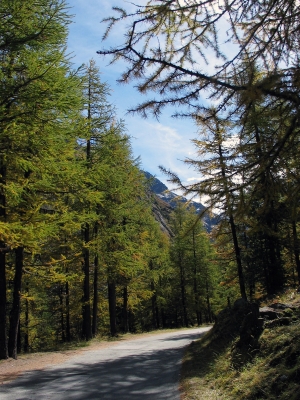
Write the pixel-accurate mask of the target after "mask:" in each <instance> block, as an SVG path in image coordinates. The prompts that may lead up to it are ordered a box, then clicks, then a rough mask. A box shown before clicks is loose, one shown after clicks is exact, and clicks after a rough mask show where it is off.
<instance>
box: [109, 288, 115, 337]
mask: <svg viewBox="0 0 300 400" xmlns="http://www.w3.org/2000/svg"><path fill="white" fill-rule="evenodd" d="M108 305H109V322H110V334H111V336H116V335H117V324H116V283H115V282H114V281H110V282H108Z"/></svg>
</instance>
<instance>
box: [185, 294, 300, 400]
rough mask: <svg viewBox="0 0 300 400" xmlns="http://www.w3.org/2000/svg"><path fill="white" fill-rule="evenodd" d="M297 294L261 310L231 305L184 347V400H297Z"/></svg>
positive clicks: (299, 323) (299, 345) (299, 369)
mask: <svg viewBox="0 0 300 400" xmlns="http://www.w3.org/2000/svg"><path fill="white" fill-rule="evenodd" d="M299 319H300V294H299V293H297V292H296V291H295V290H290V291H288V292H287V293H285V295H284V296H282V297H281V298H276V299H275V300H273V301H271V302H270V303H268V304H267V306H264V307H260V308H259V307H258V305H256V304H253V303H252V304H250V303H247V302H244V301H243V300H242V299H240V300H237V301H236V302H235V304H234V305H233V307H232V308H226V309H225V310H223V311H221V313H220V314H219V315H218V317H217V321H216V323H215V325H214V327H213V328H212V330H211V331H210V332H209V333H208V334H207V335H206V336H205V338H204V339H202V340H200V341H197V342H193V343H192V344H191V346H190V347H189V349H188V351H187V353H186V356H185V359H184V363H183V370H182V375H181V380H182V388H183V391H184V396H183V399H184V400H192V399H193V400H196V399H197V400H200V399H201V400H209V399H218V400H219V399H220V400H222V399H224V400H258V399H268V400H273V399H274V400H275V399H282V400H284V399H289V400H297V399H299V393H300V321H299Z"/></svg>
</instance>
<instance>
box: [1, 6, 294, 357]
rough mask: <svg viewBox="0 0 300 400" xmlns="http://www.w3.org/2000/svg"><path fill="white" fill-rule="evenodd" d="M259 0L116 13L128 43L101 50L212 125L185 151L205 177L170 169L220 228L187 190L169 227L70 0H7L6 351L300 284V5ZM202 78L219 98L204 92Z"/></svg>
mask: <svg viewBox="0 0 300 400" xmlns="http://www.w3.org/2000/svg"><path fill="white" fill-rule="evenodd" d="M248 3H249V7H248V6H247V5H245V2H235V1H233V2H232V4H231V3H230V4H229V3H228V2H227V1H225V2H224V5H223V6H222V5H218V6H217V4H219V3H218V2H217V1H209V2H201V1H200V2H199V1H195V0H190V1H187V0H186V1H179V0H178V1H176V0H170V1H150V2H149V3H148V6H147V7H139V8H138V9H137V12H136V14H134V15H132V14H131V15H129V14H128V15H127V14H126V11H125V10H121V9H120V8H115V11H116V12H117V13H121V14H120V17H112V18H111V19H107V20H106V22H107V23H108V29H107V32H106V35H109V34H110V31H111V29H113V28H114V25H115V24H118V22H119V21H122V20H123V19H126V18H131V19H132V18H133V19H134V20H133V22H132V25H129V28H128V29H129V31H128V33H127V35H126V38H127V43H125V45H124V46H123V47H116V48H115V49H110V50H103V51H100V53H102V54H106V55H107V56H109V55H113V57H114V59H113V62H117V60H118V59H120V58H123V59H124V60H125V61H126V62H128V63H129V68H128V70H127V71H125V72H124V75H123V76H122V79H123V81H124V82H127V81H130V80H131V79H137V80H139V79H140V80H141V81H140V84H139V90H140V92H142V93H143V92H147V91H149V90H152V91H154V92H157V93H159V94H160V95H161V98H160V99H158V100H150V101H146V102H145V103H143V104H140V105H138V106H137V108H136V110H134V111H135V112H140V113H142V114H143V115H146V114H147V113H148V112H152V113H154V114H156V115H159V113H160V112H161V110H162V108H163V107H164V106H165V105H166V104H174V105H180V107H182V110H184V111H182V115H177V116H178V117H190V118H193V119H194V121H195V124H196V125H197V127H198V132H199V137H197V138H196V139H195V140H194V145H195V149H196V154H197V159H188V158H187V159H186V163H188V164H190V165H191V166H192V167H193V168H194V169H195V170H196V171H198V173H199V175H200V176H202V177H203V179H202V180H201V181H200V182H199V183H197V184H194V185H190V186H188V187H186V186H183V185H182V184H181V182H180V177H178V176H176V175H175V174H174V173H173V172H172V171H167V170H165V172H166V174H167V175H168V176H169V179H170V180H171V181H172V182H173V183H174V184H175V185H177V187H179V188H180V189H181V190H182V191H183V193H184V195H194V194H202V195H205V196H206V197H207V198H208V199H209V200H208V203H207V207H206V209H205V210H204V211H203V213H204V212H206V213H217V214H218V216H219V221H220V222H219V224H217V225H216V226H215V227H214V229H213V231H212V232H211V233H210V234H208V233H207V232H206V230H205V227H204V226H203V223H202V220H201V217H202V214H200V215H198V214H197V213H196V211H195V209H194V208H193V207H191V206H188V204H186V203H183V202H181V201H180V198H179V199H178V202H177V205H176V207H175V208H174V209H173V210H172V212H170V214H169V216H168V217H167V218H168V225H169V228H170V232H171V233H172V234H170V235H168V234H166V232H163V231H162V230H161V228H160V225H159V222H158V221H157V220H156V219H155V216H154V214H153V212H152V209H153V202H154V201H155V199H154V195H153V194H152V193H151V190H150V186H151V182H149V181H148V180H147V179H146V178H145V175H144V173H143V172H142V171H141V170H140V164H139V162H140V161H139V159H135V158H134V156H133V153H132V149H131V145H130V132H129V134H128V133H127V130H126V125H125V123H124V121H122V120H119V119H118V116H117V112H116V111H115V108H114V105H113V104H111V103H110V102H109V93H110V88H109V87H108V86H107V84H105V83H103V82H102V81H101V79H100V71H99V68H98V67H97V65H96V63H95V61H94V60H93V59H91V60H87V62H86V64H85V65H83V66H82V67H81V68H79V69H74V67H73V65H72V62H71V61H70V59H69V58H68V56H67V54H66V41H67V37H68V25H69V24H70V23H71V20H72V18H71V16H70V14H69V11H68V7H67V4H66V2H65V1H64V0H39V1H35V0H28V1H26V2H23V1H21V0H15V1H10V0H2V1H1V4H0V15H1V18H0V58H1V65H0V85H1V97H0V359H6V358H7V357H13V358H17V354H19V353H22V352H31V351H38V350H40V349H46V348H54V347H55V345H56V344H58V343H64V342H71V341H77V340H86V341H89V340H90V339H92V338H93V337H95V336H100V337H101V336H102V335H110V336H112V337H114V336H116V335H118V333H120V332H133V333H134V332H141V331H149V330H152V329H159V328H175V327H188V326H192V325H201V324H202V323H208V322H213V320H214V316H215V314H216V313H217V312H218V311H220V310H221V309H222V308H223V307H224V306H226V305H227V304H230V302H233V301H234V300H235V299H237V298H238V297H242V298H244V299H248V300H251V301H254V300H259V299H261V298H263V297H264V296H267V295H274V294H276V293H278V292H280V291H281V290H282V289H283V288H284V287H286V286H297V285H299V283H300V255H299V251H300V249H299V239H298V228H299V221H298V210H299V204H298V203H299V201H298V198H299V195H298V193H299V187H298V183H299V175H298V173H299V163H298V161H297V154H298V146H299V137H298V133H299V126H300V124H299V118H300V113H299V104H300V99H299V85H300V79H299V77H300V74H299V57H298V55H297V54H298V53H299V52H298V50H299V37H298V36H297V34H296V32H297V29H296V28H297V26H299V12H297V7H296V3H297V2H296V1H287V0H285V1H283V0H282V1H267V2H256V3H255V2H254V1H250V2H248ZM250 6H251V7H250ZM279 11H280V12H279ZM274 12H276V13H279V14H278V15H281V16H282V18H281V19H279V20H277V19H276V20H274V19H273V18H272V15H273V14H274ZM276 15H277V14H276ZM223 17H224V18H225V17H228V20H229V21H230V23H231V24H232V25H230V24H229V26H228V32H231V33H230V35H231V36H230V35H229V39H228V41H230V40H232V41H235V43H237V48H238V49H239V50H237V55H235V56H234V57H233V58H232V59H231V60H226V56H225V55H223V54H221V51H220V49H219V46H218V25H217V24H218V21H220V20H221V18H223ZM147 24H148V25H147ZM297 24H298V25H297ZM140 25H142V28H141V30H139V26H140ZM237 26H238V28H237ZM158 36H159V37H160V38H161V41H162V42H161V44H159V45H158V47H153V46H154V45H153V43H152V42H151V40H153V38H155V37H158ZM156 46H157V45H156ZM176 46H177V47H178V48H176ZM205 49H208V50H211V51H212V50H213V51H215V52H216V54H217V56H218V57H219V58H220V59H222V60H223V64H222V65H221V66H220V67H219V69H218V70H217V71H216V72H215V74H214V75H212V76H211V75H208V74H207V73H206V72H205V71H201V70H198V69H197V68H196V67H195V64H196V61H195V60H194V59H193V57H196V58H197V57H198V58H199V57H200V58H201V57H202V58H204V59H205ZM92 56H93V55H92ZM203 91H206V93H208V94H209V97H210V99H212V100H213V101H212V103H213V104H214V106H208V105H207V104H204V105H203V104H202V105H199V103H197V102H198V101H199V96H200V92H201V95H202V92H203ZM185 110H186V111H185ZM162 169H164V168H163V167H162Z"/></svg>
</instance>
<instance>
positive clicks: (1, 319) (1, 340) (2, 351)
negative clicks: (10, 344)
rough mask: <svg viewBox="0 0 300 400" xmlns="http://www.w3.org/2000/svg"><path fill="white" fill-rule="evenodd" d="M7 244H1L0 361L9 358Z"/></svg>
mask: <svg viewBox="0 0 300 400" xmlns="http://www.w3.org/2000/svg"><path fill="white" fill-rule="evenodd" d="M4 250H5V244H4V243H3V242H0V360H5V359H6V358H8V349H7V337H6V268H5V262H6V259H5V251H4Z"/></svg>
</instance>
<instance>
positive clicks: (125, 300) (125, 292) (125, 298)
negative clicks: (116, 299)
mask: <svg viewBox="0 0 300 400" xmlns="http://www.w3.org/2000/svg"><path fill="white" fill-rule="evenodd" d="M123 331H124V332H125V333H127V332H128V331H129V326H128V290H127V286H124V288H123Z"/></svg>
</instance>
